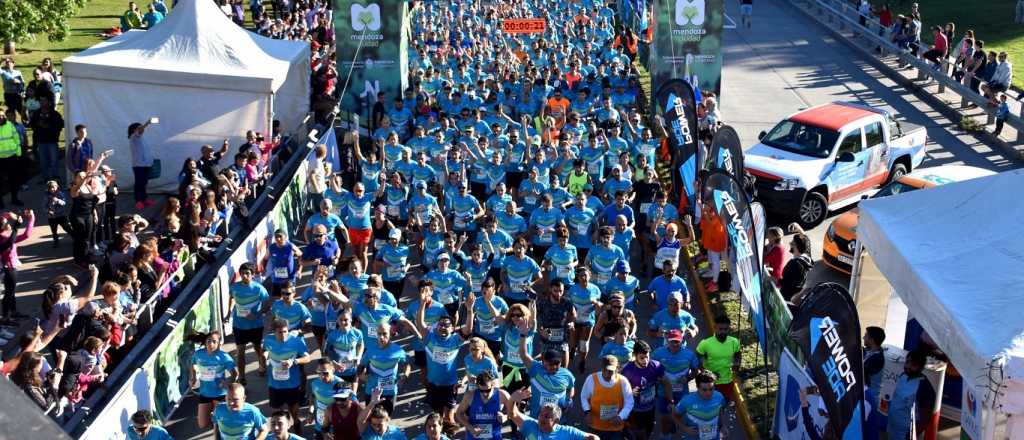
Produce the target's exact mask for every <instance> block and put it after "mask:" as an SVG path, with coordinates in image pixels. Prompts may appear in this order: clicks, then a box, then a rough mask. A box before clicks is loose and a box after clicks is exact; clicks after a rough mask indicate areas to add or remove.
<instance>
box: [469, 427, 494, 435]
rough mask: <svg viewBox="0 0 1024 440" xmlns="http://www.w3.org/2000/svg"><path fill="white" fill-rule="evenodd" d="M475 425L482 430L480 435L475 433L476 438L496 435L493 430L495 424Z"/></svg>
mask: <svg viewBox="0 0 1024 440" xmlns="http://www.w3.org/2000/svg"><path fill="white" fill-rule="evenodd" d="M473 427H474V428H476V429H477V430H479V431H480V434H479V435H475V434H474V435H473V437H475V438H492V437H494V434H493V431H491V428H493V427H494V425H489V424H488V425H473Z"/></svg>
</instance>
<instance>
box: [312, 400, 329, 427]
mask: <svg viewBox="0 0 1024 440" xmlns="http://www.w3.org/2000/svg"><path fill="white" fill-rule="evenodd" d="M314 412H315V413H316V425H317V426H323V425H324V414H327V404H326V403H323V402H321V401H319V400H318V401H316V411H314Z"/></svg>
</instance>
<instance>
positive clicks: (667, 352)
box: [651, 330, 700, 436]
mask: <svg viewBox="0 0 1024 440" xmlns="http://www.w3.org/2000/svg"><path fill="white" fill-rule="evenodd" d="M665 340H666V345H665V346H662V347H658V348H657V349H655V350H654V353H652V354H651V359H654V360H656V361H658V363H660V364H661V365H662V366H663V367H665V378H667V379H668V381H669V384H670V385H671V388H672V395H671V396H670V395H667V394H666V393H665V392H664V391H661V390H659V391H658V396H657V407H658V413H660V414H661V433H662V435H666V436H667V435H669V434H671V433H672V432H673V431H675V430H674V429H673V428H674V427H675V424H673V422H672V407H673V405H675V404H676V403H679V401H680V400H682V398H683V396H684V395H686V393H688V392H689V391H690V380H692V378H693V375H694V372H695V371H697V369H698V368H700V359H699V358H698V357H697V354H696V353H694V352H693V351H692V350H690V349H689V348H686V347H684V346H683V332H681V331H678V330H669V332H668V333H667V334H666V335H665Z"/></svg>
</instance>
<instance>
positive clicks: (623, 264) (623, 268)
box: [615, 260, 630, 273]
mask: <svg viewBox="0 0 1024 440" xmlns="http://www.w3.org/2000/svg"><path fill="white" fill-rule="evenodd" d="M629 272H630V270H629V262H628V261H626V260H619V262H618V263H615V273H629Z"/></svg>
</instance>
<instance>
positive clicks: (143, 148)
mask: <svg viewBox="0 0 1024 440" xmlns="http://www.w3.org/2000/svg"><path fill="white" fill-rule="evenodd" d="M133 4H134V3H133ZM155 120H156V118H150V119H149V121H146V122H145V123H139V122H133V123H132V124H131V125H129V126H128V144H129V147H130V148H131V152H132V173H133V174H134V175H135V209H137V210H142V209H143V208H145V207H147V206H150V205H152V204H153V203H154V202H153V201H152V200H150V199H149V195H148V194H147V193H146V186H148V185H149V178H150V173H151V172H152V169H153V162H154V159H153V151H152V150H150V148H149V144H147V143H146V140H145V139H144V138H143V137H142V136H143V135H144V134H145V133H146V128H147V127H149V125H150V124H152V123H154V122H155Z"/></svg>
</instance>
